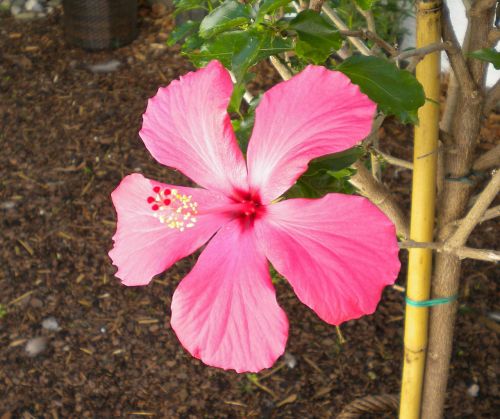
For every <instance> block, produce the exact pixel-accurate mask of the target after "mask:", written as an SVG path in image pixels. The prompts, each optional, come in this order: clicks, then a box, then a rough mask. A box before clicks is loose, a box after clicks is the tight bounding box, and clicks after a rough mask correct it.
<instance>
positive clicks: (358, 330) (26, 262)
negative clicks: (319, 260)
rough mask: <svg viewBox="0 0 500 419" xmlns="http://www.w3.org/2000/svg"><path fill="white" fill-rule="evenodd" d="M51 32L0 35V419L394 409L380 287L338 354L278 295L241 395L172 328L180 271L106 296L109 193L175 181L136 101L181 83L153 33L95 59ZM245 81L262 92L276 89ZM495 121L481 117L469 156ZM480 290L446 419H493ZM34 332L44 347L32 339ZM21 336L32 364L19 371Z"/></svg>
mask: <svg viewBox="0 0 500 419" xmlns="http://www.w3.org/2000/svg"><path fill="white" fill-rule="evenodd" d="M61 23H62V22H61V16H60V15H59V14H57V13H56V14H55V15H52V16H50V17H49V18H47V19H43V20H38V21H32V22H20V21H15V20H13V19H11V18H0V126H1V129H0V144H1V153H0V176H1V180H0V181H1V183H0V185H1V187H0V222H1V224H0V225H1V235H0V243H1V248H0V290H1V291H0V303H1V304H2V306H1V307H0V309H1V311H2V313H0V400H1V403H0V417H1V418H3V419H7V418H11V417H12V418H32V417H36V418H54V419H55V418H70V417H78V418H80V417H97V418H110V417H143V416H151V417H165V418H202V417H221V418H222V417H263V418H265V417H283V418H323V417H335V415H336V414H338V413H339V411H340V410H341V409H342V408H343V407H344V406H345V405H346V404H348V403H349V402H350V401H352V400H353V399H355V398H357V397H361V396H366V395H371V394H381V393H396V392H397V391H398V387H399V381H400V368H401V358H402V326H403V298H402V295H401V293H399V292H398V291H396V290H394V289H392V288H388V289H387V290H386V291H385V293H384V296H383V300H382V302H381V304H380V307H379V309H378V311H377V312H376V314H374V315H372V316H367V317H364V318H362V319H360V320H357V321H352V322H348V323H346V324H345V325H343V326H342V333H343V336H344V338H345V340H346V341H345V343H343V344H341V343H340V341H339V338H338V336H337V333H336V330H335V328H333V327H331V326H329V325H327V324H325V323H323V322H322V321H320V320H319V319H318V318H317V317H316V316H315V315H314V314H313V313H312V312H311V311H310V310H308V309H307V308H306V307H305V306H303V305H302V304H300V303H299V301H298V300H297V299H296V297H295V296H294V294H293V292H292V291H291V288H290V287H289V286H288V285H287V284H286V283H284V282H283V283H279V284H278V285H277V291H278V296H279V301H280V304H281V305H282V306H283V307H284V309H285V310H286V312H287V313H288V315H289V318H290V326H291V328H290V338H289V342H288V346H287V353H286V356H285V357H283V358H282V359H280V360H278V362H277V363H276V365H275V368H273V369H271V370H268V371H264V372H262V373H260V374H258V375H257V381H255V379H254V378H255V377H253V376H247V375H238V374H236V373H234V372H225V371H221V370H218V369H214V368H209V367H206V366H204V365H203V364H201V363H200V362H199V361H197V360H195V359H193V358H192V357H190V356H189V355H188V354H187V353H186V352H185V351H184V350H183V349H182V347H181V345H180V344H179V343H178V341H177V339H176V337H175V335H174V333H173V331H172V330H171V328H170V324H169V321H170V302H171V297H172V293H173V291H174V289H175V287H176V285H177V284H178V282H179V281H180V279H181V278H182V277H183V276H184V275H185V274H186V273H187V272H188V271H189V269H190V267H191V266H192V264H193V262H194V260H195V258H194V257H190V258H187V259H185V260H183V261H181V262H179V263H178V264H177V265H175V266H174V267H173V268H172V269H170V270H169V271H168V272H167V273H165V274H163V275H160V276H159V277H158V278H157V279H156V280H155V281H154V282H153V283H152V284H151V285H150V286H148V287H142V288H126V287H124V286H121V285H120V283H119V281H118V280H117V279H116V278H114V276H113V273H114V268H113V267H112V266H111V263H110V260H109V259H108V256H107V252H108V250H109V249H110V247H111V237H112V235H113V233H114V229H115V213H114V210H113V208H112V205H111V200H110V193H111V192H112V190H113V189H114V188H115V187H116V185H117V184H118V183H119V181H120V179H121V178H122V177H123V176H124V175H126V174H128V173H131V172H142V173H144V174H145V175H146V176H148V177H150V178H156V179H158V180H163V181H168V182H172V183H185V182H186V180H185V179H183V178H182V177H181V176H180V175H179V174H176V173H175V172H173V171H171V170H169V169H166V168H164V167H162V166H160V165H159V164H157V163H156V162H154V161H153V159H152V158H151V157H150V155H149V154H148V153H147V151H146V149H145V147H144V146H143V144H142V142H141V141H140V140H139V138H138V134H137V133H138V130H139V128H140V124H141V115H142V113H143V111H144V109H145V105H146V100H147V98H148V97H150V96H152V95H153V94H154V93H155V92H156V90H157V88H158V86H160V85H166V84H167V83H168V82H169V81H171V80H172V79H174V78H176V77H178V76H179V75H181V74H183V73H185V72H186V71H188V70H189V69H191V67H190V65H189V63H188V62H187V61H186V60H185V59H184V58H183V57H182V56H181V55H180V54H179V52H178V48H176V47H173V48H166V47H164V43H165V42H164V41H165V37H166V34H167V33H168V31H169V30H170V28H171V22H170V20H169V19H168V18H163V19H154V18H152V17H151V16H150V15H149V14H148V13H143V16H142V18H141V22H140V25H141V27H140V35H139V38H138V39H137V40H136V41H134V42H133V43H132V44H131V45H129V46H127V47H124V48H121V49H119V50H115V51H112V52H100V53H88V52H84V51H82V50H80V49H78V48H74V47H69V46H67V45H66V44H65V43H64V37H63V32H62V28H61ZM110 59H117V60H119V61H120V62H121V66H120V68H119V69H118V70H117V71H115V72H111V73H104V74H95V73H92V72H91V71H89V69H88V65H89V64H94V63H98V62H103V61H108V60H110ZM259 70H260V75H259V77H258V79H257V80H258V82H259V83H260V84H261V85H262V84H264V85H265V84H269V82H270V80H271V79H272V78H274V77H275V75H273V73H272V70H271V69H269V68H268V67H266V66H261V67H259ZM498 122H499V121H498V117H497V115H492V116H491V117H490V119H489V123H488V126H487V128H486V129H485V131H484V139H485V145H484V146H483V147H485V148H488V147H490V146H491V145H492V144H493V142H494V141H495V137H497V136H498ZM383 134H384V135H383V139H382V148H383V149H384V150H386V151H390V152H391V153H392V154H394V155H397V156H399V157H403V158H407V159H409V158H410V157H411V130H410V129H409V128H404V127H400V126H399V125H397V124H396V123H394V122H391V121H389V123H387V124H386V125H385V126H384V128H383ZM385 181H386V182H388V183H390V184H391V185H392V186H394V187H396V189H397V190H398V192H400V193H401V197H402V198H401V199H402V202H403V203H404V204H405V205H406V206H407V205H408V196H409V190H410V183H409V181H410V174H409V173H408V172H407V171H405V170H395V169H393V168H390V169H388V170H386V172H385ZM495 228H498V224H496V223H495V221H489V222H485V223H483V224H482V225H481V227H480V228H479V229H478V231H477V232H476V233H475V235H474V236H473V237H472V239H471V242H470V243H471V245H472V246H476V247H480V246H484V247H495V245H497V243H496V242H495V239H496V234H495ZM496 231H498V229H497V230H496ZM404 273H405V269H403V271H402V274H401V277H400V280H399V282H400V283H401V284H404ZM495 275H498V269H497V268H495V266H494V265H492V264H487V263H479V262H470V261H468V262H466V263H464V271H463V284H464V287H463V291H462V297H461V304H462V310H461V312H460V314H459V317H458V324H457V328H456V341H455V346H454V353H453V365H452V369H451V373H450V381H449V397H448V399H447V413H446V417H450V418H493V417H498V416H496V415H497V414H498V404H497V405H496V406H495V402H496V403H498V397H499V395H500V394H499V387H498V380H497V375H498V355H499V348H500V345H499V339H498V334H497V333H498V329H497V332H495V331H494V330H492V329H491V327H493V326H492V325H491V322H488V321H486V320H484V317H485V316H487V315H488V313H490V312H493V311H500V307H499V305H498V304H499V302H498V298H497V296H498V290H497V286H496V284H495ZM50 317H53V318H54V319H55V320H56V321H57V323H58V325H59V327H60V330H47V329H46V328H43V327H42V321H43V320H45V319H47V318H50ZM493 328H494V327H493ZM36 337H42V339H39V340H38V341H37V342H39V343H41V344H42V346H43V345H44V344H45V345H46V347H45V349H43V347H42V349H43V350H42V351H41V353H40V354H38V355H37V356H29V355H28V353H27V352H26V344H27V343H28V342H29V341H30V339H33V338H36ZM32 344H33V342H31V345H32ZM473 384H477V385H478V386H479V387H478V388H479V391H478V394H477V396H476V397H473V396H471V395H469V394H468V393H467V389H469V388H470V387H471V385H473ZM496 408H497V409H496ZM495 412H496V413H495ZM2 415H3V416H2ZM389 417H394V414H392V415H389Z"/></svg>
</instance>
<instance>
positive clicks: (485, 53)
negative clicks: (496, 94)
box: [469, 48, 500, 70]
mask: <svg viewBox="0 0 500 419" xmlns="http://www.w3.org/2000/svg"><path fill="white" fill-rule="evenodd" d="M469 55H470V56H471V57H474V58H477V59H478V60H482V61H487V62H489V63H491V64H493V67H495V69H496V70H498V69H500V52H498V51H496V50H495V49H494V48H483V49H478V50H477V51H473V52H471V53H470V54H469Z"/></svg>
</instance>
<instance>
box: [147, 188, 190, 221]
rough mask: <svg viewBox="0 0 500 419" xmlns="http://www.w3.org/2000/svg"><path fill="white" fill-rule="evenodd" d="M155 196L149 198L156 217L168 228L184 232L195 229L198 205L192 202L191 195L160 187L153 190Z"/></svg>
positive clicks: (148, 200)
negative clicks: (187, 229)
mask: <svg viewBox="0 0 500 419" xmlns="http://www.w3.org/2000/svg"><path fill="white" fill-rule="evenodd" d="M153 192H154V196H149V197H147V199H146V200H147V202H148V204H153V205H151V210H152V211H154V214H153V215H154V217H155V218H158V221H160V223H162V224H165V225H166V226H167V227H168V228H171V229H176V230H179V231H184V230H185V229H186V228H192V227H194V225H195V223H196V217H195V216H196V214H197V213H198V209H197V208H198V203H197V202H193V201H192V198H193V197H192V196H191V195H185V194H182V193H179V192H178V191H177V190H176V189H168V188H167V189H165V190H163V191H162V190H161V188H160V187H159V186H155V187H154V188H153Z"/></svg>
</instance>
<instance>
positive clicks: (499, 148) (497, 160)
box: [472, 144, 500, 171]
mask: <svg viewBox="0 0 500 419" xmlns="http://www.w3.org/2000/svg"><path fill="white" fill-rule="evenodd" d="M498 167H500V144H497V145H496V146H495V147H493V148H492V149H491V150H489V151H487V152H486V153H484V154H482V155H481V156H479V157H478V158H477V159H476V161H475V162H474V164H473V165H472V168H473V169H474V170H477V171H483V170H488V169H493V168H498Z"/></svg>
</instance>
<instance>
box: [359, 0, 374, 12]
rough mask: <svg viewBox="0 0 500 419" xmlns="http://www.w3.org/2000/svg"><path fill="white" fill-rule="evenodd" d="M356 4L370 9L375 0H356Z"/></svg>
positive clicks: (364, 8)
mask: <svg viewBox="0 0 500 419" xmlns="http://www.w3.org/2000/svg"><path fill="white" fill-rule="evenodd" d="M354 1H355V2H356V4H357V5H358V6H359V7H361V8H362V9H363V10H369V9H371V8H372V6H373V3H375V0H354Z"/></svg>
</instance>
